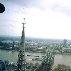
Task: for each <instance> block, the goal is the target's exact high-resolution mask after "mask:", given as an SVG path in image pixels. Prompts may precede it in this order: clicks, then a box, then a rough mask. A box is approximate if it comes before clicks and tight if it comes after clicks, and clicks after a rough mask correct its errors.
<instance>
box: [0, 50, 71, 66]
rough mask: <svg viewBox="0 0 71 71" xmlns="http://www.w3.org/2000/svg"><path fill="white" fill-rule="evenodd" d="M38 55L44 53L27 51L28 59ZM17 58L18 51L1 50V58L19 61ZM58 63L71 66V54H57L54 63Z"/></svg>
mask: <svg viewBox="0 0 71 71" xmlns="http://www.w3.org/2000/svg"><path fill="white" fill-rule="evenodd" d="M29 54H30V55H31V57H27V55H29ZM36 55H38V56H40V58H41V57H42V56H43V55H44V54H41V53H28V52H26V60H27V61H30V59H31V58H33V57H34V56H36ZM17 58H18V52H16V51H6V50H0V60H8V61H9V62H14V63H17ZM57 64H65V65H69V66H71V55H61V54H57V55H55V57H54V65H57Z"/></svg>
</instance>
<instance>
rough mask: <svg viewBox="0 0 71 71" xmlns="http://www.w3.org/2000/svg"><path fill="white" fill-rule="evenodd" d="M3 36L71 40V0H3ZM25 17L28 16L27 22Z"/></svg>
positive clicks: (0, 31) (0, 30)
mask: <svg viewBox="0 0 71 71" xmlns="http://www.w3.org/2000/svg"><path fill="white" fill-rule="evenodd" d="M0 3H2V4H4V6H5V8H6V9H5V12H4V13H0V35H7V36H21V31H22V22H26V24H25V36H26V37H37V38H53V39H71V0H0ZM23 18H26V19H25V21H24V20H23Z"/></svg>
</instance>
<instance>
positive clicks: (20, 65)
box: [17, 18, 26, 71]
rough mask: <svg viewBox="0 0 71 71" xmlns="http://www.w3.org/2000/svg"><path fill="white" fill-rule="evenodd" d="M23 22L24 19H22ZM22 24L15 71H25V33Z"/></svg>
mask: <svg viewBox="0 0 71 71" xmlns="http://www.w3.org/2000/svg"><path fill="white" fill-rule="evenodd" d="M24 21H25V18H24ZM22 24H23V30H22V36H21V42H20V48H19V54H18V61H17V71H26V59H25V32H24V24H25V22H24V23H22Z"/></svg>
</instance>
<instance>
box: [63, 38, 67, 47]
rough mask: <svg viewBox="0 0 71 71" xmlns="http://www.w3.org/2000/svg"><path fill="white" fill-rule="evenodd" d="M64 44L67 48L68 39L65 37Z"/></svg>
mask: <svg viewBox="0 0 71 71" xmlns="http://www.w3.org/2000/svg"><path fill="white" fill-rule="evenodd" d="M63 46H64V47H65V48H66V47H67V40H66V39H64V42H63Z"/></svg>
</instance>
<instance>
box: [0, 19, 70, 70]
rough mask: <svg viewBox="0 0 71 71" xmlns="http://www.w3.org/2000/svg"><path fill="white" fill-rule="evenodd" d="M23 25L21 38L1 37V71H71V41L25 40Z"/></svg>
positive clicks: (27, 38)
mask: <svg viewBox="0 0 71 71" xmlns="http://www.w3.org/2000/svg"><path fill="white" fill-rule="evenodd" d="M24 20H25V18H24ZM22 24H23V30H22V36H21V37H7V36H6V37H5V36H1V37H0V58H1V59H2V60H0V70H1V71H71V60H70V56H71V40H67V39H64V40H59V39H55V40H54V39H40V38H29V37H26V38H25V30H24V24H25V23H22ZM2 57H3V58H2ZM68 59H69V60H68Z"/></svg>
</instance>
